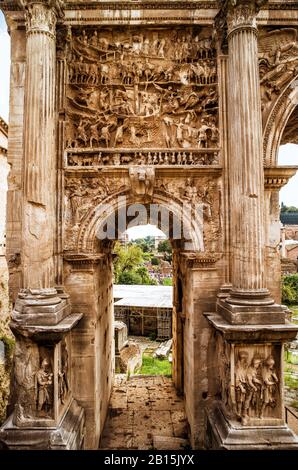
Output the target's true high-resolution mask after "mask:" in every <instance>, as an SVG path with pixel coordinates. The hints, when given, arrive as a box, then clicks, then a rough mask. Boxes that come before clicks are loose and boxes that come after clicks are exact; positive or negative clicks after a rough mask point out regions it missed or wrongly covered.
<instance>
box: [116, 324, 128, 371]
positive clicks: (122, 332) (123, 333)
mask: <svg viewBox="0 0 298 470" xmlns="http://www.w3.org/2000/svg"><path fill="white" fill-rule="evenodd" d="M114 337H115V372H116V373H117V372H120V362H121V358H120V353H121V351H122V349H123V348H124V347H125V346H127V345H128V339H127V326H126V324H125V323H123V322H122V321H115V322H114Z"/></svg>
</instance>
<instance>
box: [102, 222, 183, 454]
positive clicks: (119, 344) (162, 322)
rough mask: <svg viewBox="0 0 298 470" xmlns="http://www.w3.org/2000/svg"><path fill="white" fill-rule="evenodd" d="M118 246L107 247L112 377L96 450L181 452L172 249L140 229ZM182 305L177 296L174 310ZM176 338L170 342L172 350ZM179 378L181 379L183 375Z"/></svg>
mask: <svg viewBox="0 0 298 470" xmlns="http://www.w3.org/2000/svg"><path fill="white" fill-rule="evenodd" d="M138 234H141V238H140V236H137V235H138ZM146 234H147V236H146ZM148 234H151V236H150V235H148ZM152 234H154V235H152ZM130 237H131V238H130ZM129 238H130V240H131V241H129ZM160 242H162V243H161V245H160V247H159V246H158V245H159V243H160ZM120 243H121V245H120ZM120 243H119V240H118V241H117V242H116V243H115V245H114V248H113V253H114V254H115V256H116V257H117V258H116V260H115V259H114V285H113V289H114V319H115V322H114V339H115V376H114V380H113V387H112V392H111V399H110V404H109V410H108V414H107V419H106V422H105V426H104V429H103V432H102V437H101V441H100V448H102V449H132V448H134V449H152V448H155V449H156V448H157V449H165V448H171V449H173V448H177V449H182V448H185V446H188V445H189V441H188V422H187V418H186V414H185V406H184V398H183V389H182V390H180V391H178V390H177V389H176V388H175V385H174V382H173V374H172V365H173V360H174V362H175V364H176V367H177V365H178V362H179V369H180V368H181V369H183V356H181V353H180V351H179V352H178V351H177V347H174V348H173V347H172V343H173V333H176V332H173V331H172V327H173V315H174V313H176V312H174V308H173V295H172V291H173V286H172V281H173V280H174V286H175V294H176V297H177V293H176V290H177V286H176V284H177V281H176V278H177V254H178V252H179V247H177V241H176V242H175V240H172V241H171V242H170V241H169V240H168V239H167V236H166V235H165V234H164V233H163V232H161V231H160V230H158V229H157V228H156V227H155V229H153V226H142V225H141V226H140V225H138V226H137V227H131V228H129V229H128V230H127V231H126V232H124V234H122V235H121V237H120ZM172 246H173V249H172ZM133 258H134V259H133ZM141 258H142V260H141ZM173 258H174V260H173ZM135 259H137V261H138V263H139V264H135ZM167 260H168V261H167ZM172 261H173V264H174V266H172ZM138 277H142V280H140V279H138ZM169 281H170V282H169ZM123 282H124V283H126V282H127V283H130V282H137V283H138V284H133V285H132V284H122V283H123ZM140 282H142V284H139V283H140ZM145 282H146V283H147V284H145ZM148 283H150V284H148ZM167 284H168V285H167ZM169 284H170V285H169ZM180 294H181V292H180ZM181 302H182V296H181V297H179V302H177V304H178V303H181ZM181 338H183V333H182V334H181ZM181 338H177V335H176V344H177V340H178V342H179V343H180V342H181ZM179 354H180V355H179ZM173 356H174V357H173ZM179 372H180V373H181V374H182V376H183V371H179ZM176 375H177V373H176ZM174 379H175V370H174Z"/></svg>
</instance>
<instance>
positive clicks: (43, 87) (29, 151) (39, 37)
mask: <svg viewBox="0 0 298 470" xmlns="http://www.w3.org/2000/svg"><path fill="white" fill-rule="evenodd" d="M24 7H25V23H26V38H27V41H26V58H27V59H26V85H25V103H24V110H25V114H24V176H23V177H24V194H23V198H24V206H23V223H24V228H23V250H22V252H23V259H22V263H23V285H24V286H25V287H33V288H39V287H50V286H52V285H53V282H54V266H53V254H54V253H53V250H54V229H55V225H56V222H55V219H54V217H55V212H54V208H55V206H54V204H55V169H56V163H55V144H56V138H55V134H56V123H55V109H56V108H55V92H56V89H55V83H56V41H55V34H56V21H57V16H59V13H60V8H59V2H58V1H57V2H41V3H39V2H34V1H30V0H29V1H25V2H24ZM57 7H58V8H57Z"/></svg>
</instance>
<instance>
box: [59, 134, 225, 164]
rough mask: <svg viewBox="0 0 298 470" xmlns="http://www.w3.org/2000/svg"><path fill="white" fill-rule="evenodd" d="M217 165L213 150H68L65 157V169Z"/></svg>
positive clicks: (217, 161) (217, 154) (216, 153)
mask: <svg viewBox="0 0 298 470" xmlns="http://www.w3.org/2000/svg"><path fill="white" fill-rule="evenodd" d="M216 134H217V131H216ZM218 163H219V151H216V150H215V151H214V150H209V149H205V150H171V151H167V150H164V149H159V150H157V151H150V150H140V151H115V152H113V151H105V150H102V151H100V152H98V151H96V150H89V151H82V150H81V149H79V150H78V151H75V149H73V150H69V151H67V152H66V156H65V167H66V168H67V167H104V166H125V165H146V166H155V165H159V166H160V165H162V166H181V165H192V166H194V165H195V166H205V165H216V164H218Z"/></svg>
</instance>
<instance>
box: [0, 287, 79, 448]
mask: <svg viewBox="0 0 298 470" xmlns="http://www.w3.org/2000/svg"><path fill="white" fill-rule="evenodd" d="M70 312H71V307H70V302H69V297H68V296H67V295H66V294H65V293H64V292H62V291H61V289H58V291H57V290H56V289H40V290H38V289H31V290H30V289H26V290H25V289H24V290H22V291H21V292H20V293H19V296H18V299H17V301H16V304H15V309H14V310H13V313H12V321H11V323H10V328H11V330H12V331H13V333H14V335H15V337H16V350H15V362H14V395H15V409H14V412H13V414H12V415H11V416H10V417H9V418H8V420H7V421H6V422H5V423H4V425H3V426H2V428H1V429H0V441H3V442H4V443H5V444H6V445H7V446H8V447H9V448H10V449H80V448H82V446H83V441H84V411H83V409H82V408H81V407H80V406H78V404H77V403H76V401H75V400H74V398H73V396H72V391H71V367H70V365H71V356H72V355H71V341H70V333H71V330H72V329H73V328H74V327H75V326H76V325H77V323H78V322H79V321H80V319H81V318H82V316H83V315H82V314H75V313H74V314H71V313H70Z"/></svg>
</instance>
